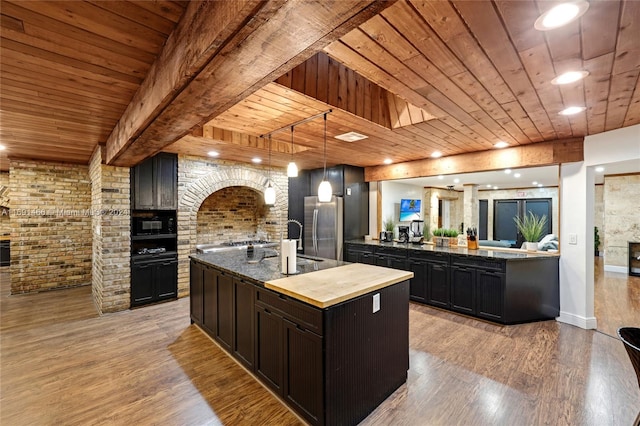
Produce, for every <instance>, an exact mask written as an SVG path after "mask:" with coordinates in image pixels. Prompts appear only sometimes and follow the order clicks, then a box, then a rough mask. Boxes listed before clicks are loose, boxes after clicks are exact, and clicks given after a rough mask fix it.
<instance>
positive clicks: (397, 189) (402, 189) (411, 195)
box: [369, 181, 425, 238]
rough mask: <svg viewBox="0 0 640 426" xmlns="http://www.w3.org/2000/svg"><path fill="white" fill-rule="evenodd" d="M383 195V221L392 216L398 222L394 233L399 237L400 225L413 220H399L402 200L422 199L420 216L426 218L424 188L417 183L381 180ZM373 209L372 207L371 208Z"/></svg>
mask: <svg viewBox="0 0 640 426" xmlns="http://www.w3.org/2000/svg"><path fill="white" fill-rule="evenodd" d="M378 184H379V185H381V195H382V222H383V223H384V221H386V220H387V218H389V217H392V218H393V221H394V222H395V224H396V229H395V231H394V235H395V237H396V238H397V237H398V225H399V224H400V225H409V224H410V223H411V222H399V216H400V200H401V199H403V198H408V199H412V200H422V202H421V203H420V217H421V218H424V208H425V202H424V200H423V199H422V192H423V188H422V187H421V186H417V185H407V184H403V183H396V182H389V181H385V182H379V183H378ZM369 210H371V209H369Z"/></svg>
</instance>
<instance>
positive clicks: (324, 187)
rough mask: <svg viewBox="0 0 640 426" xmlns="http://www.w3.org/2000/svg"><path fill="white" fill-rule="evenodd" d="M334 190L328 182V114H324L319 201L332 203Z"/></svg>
mask: <svg viewBox="0 0 640 426" xmlns="http://www.w3.org/2000/svg"><path fill="white" fill-rule="evenodd" d="M332 194H333V189H332V188H331V184H330V183H329V181H328V180H327V114H326V113H325V114H324V173H323V175H322V182H320V186H318V201H319V202H321V203H328V202H329V201H331V195H332Z"/></svg>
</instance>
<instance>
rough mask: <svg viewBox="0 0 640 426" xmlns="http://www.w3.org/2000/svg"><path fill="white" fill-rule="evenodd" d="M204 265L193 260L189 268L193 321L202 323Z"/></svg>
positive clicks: (190, 302) (190, 303)
mask: <svg viewBox="0 0 640 426" xmlns="http://www.w3.org/2000/svg"><path fill="white" fill-rule="evenodd" d="M202 274H203V268H202V265H201V264H200V263H198V262H195V261H191V265H190V269H189V282H190V283H191V284H190V286H189V306H190V308H191V321H192V322H196V323H198V324H200V325H202V303H203V293H202Z"/></svg>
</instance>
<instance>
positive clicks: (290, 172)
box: [287, 126, 298, 177]
mask: <svg viewBox="0 0 640 426" xmlns="http://www.w3.org/2000/svg"><path fill="white" fill-rule="evenodd" d="M293 127H294V126H291V161H290V162H289V165H288V166H287V176H289V177H298V166H297V165H296V163H295V162H294V161H293Z"/></svg>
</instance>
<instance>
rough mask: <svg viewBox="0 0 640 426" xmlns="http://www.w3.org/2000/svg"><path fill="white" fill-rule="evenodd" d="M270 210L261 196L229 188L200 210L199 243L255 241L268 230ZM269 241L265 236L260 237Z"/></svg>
mask: <svg viewBox="0 0 640 426" xmlns="http://www.w3.org/2000/svg"><path fill="white" fill-rule="evenodd" d="M268 212H269V211H268V208H266V206H265V204H264V197H263V196H262V194H261V193H259V192H257V191H255V190H253V189H249V188H247V187H244V186H230V187H228V188H223V189H221V190H219V191H216V192H214V193H213V194H211V195H210V196H209V197H207V199H205V200H204V202H203V203H202V205H201V206H200V209H199V210H198V225H197V239H196V242H197V243H198V244H221V243H224V242H225V241H242V240H249V239H255V238H256V234H258V233H260V232H261V230H262V229H264V228H265V222H266V216H267V214H268ZM260 238H266V235H262V234H261V235H260Z"/></svg>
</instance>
